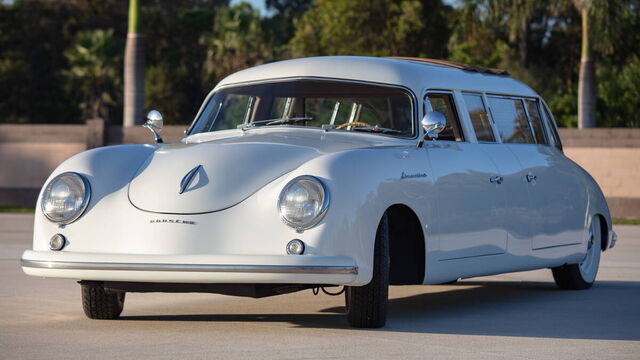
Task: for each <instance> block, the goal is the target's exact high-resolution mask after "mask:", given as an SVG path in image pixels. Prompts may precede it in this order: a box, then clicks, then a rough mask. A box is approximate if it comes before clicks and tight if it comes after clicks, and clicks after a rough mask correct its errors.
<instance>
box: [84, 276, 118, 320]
mask: <svg viewBox="0 0 640 360" xmlns="http://www.w3.org/2000/svg"><path fill="white" fill-rule="evenodd" d="M81 287H82V309H83V310H84V314H85V315H87V317H88V318H90V319H101V320H104V319H115V318H117V317H118V316H120V314H121V313H122V309H123V308H124V295H125V293H124V292H110V291H106V290H105V289H104V288H103V287H102V286H101V285H87V284H82V285H81Z"/></svg>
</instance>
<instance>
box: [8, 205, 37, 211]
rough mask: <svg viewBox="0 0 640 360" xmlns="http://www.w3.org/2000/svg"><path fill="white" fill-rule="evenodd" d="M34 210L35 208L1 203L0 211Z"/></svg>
mask: <svg viewBox="0 0 640 360" xmlns="http://www.w3.org/2000/svg"><path fill="white" fill-rule="evenodd" d="M34 211H35V209H34V208H28V207H21V206H13V205H0V213H32V212H34Z"/></svg>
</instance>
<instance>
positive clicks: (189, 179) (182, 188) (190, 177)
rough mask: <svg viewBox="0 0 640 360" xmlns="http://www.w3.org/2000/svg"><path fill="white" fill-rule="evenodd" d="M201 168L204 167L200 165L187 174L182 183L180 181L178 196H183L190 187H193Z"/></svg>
mask: <svg viewBox="0 0 640 360" xmlns="http://www.w3.org/2000/svg"><path fill="white" fill-rule="evenodd" d="M201 167H202V165H198V166H196V167H194V168H193V169H191V170H190V171H189V172H188V173H187V175H185V176H184V177H183V178H182V181H180V189H179V190H178V194H182V193H183V192H184V191H185V190H187V188H188V187H189V185H191V182H192V181H193V178H195V177H196V174H197V173H198V170H200V168H201Z"/></svg>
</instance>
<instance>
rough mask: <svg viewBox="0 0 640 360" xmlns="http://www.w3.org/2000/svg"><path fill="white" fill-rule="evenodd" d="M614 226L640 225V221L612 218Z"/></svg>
mask: <svg viewBox="0 0 640 360" xmlns="http://www.w3.org/2000/svg"><path fill="white" fill-rule="evenodd" d="M613 223H614V224H616V225H640V219H626V218H613Z"/></svg>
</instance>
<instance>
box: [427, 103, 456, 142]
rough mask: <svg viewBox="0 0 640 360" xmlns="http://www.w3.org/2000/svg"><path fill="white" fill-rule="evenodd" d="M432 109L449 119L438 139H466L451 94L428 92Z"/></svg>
mask: <svg viewBox="0 0 640 360" xmlns="http://www.w3.org/2000/svg"><path fill="white" fill-rule="evenodd" d="M427 98H428V99H429V104H430V105H431V110H432V111H439V112H441V113H443V114H444V117H445V118H446V119H447V126H446V127H445V128H444V130H442V132H441V133H440V134H439V135H438V140H449V141H464V137H463V136H462V131H461V130H460V122H459V121H458V116H457V114H456V110H455V107H454V105H453V98H452V97H451V95H450V94H433V93H432V94H427Z"/></svg>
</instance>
